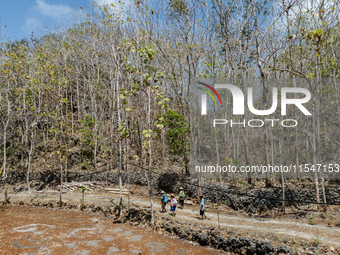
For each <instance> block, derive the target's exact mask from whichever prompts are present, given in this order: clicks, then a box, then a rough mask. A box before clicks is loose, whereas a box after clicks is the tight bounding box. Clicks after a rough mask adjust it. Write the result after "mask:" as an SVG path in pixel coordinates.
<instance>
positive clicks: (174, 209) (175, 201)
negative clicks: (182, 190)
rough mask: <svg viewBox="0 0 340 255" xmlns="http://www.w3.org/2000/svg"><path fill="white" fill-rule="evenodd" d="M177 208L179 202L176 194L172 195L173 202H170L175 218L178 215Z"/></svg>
mask: <svg viewBox="0 0 340 255" xmlns="http://www.w3.org/2000/svg"><path fill="white" fill-rule="evenodd" d="M176 206H177V200H176V198H175V195H174V194H171V200H170V211H171V212H172V215H173V216H175V215H176V213H175V211H176Z"/></svg>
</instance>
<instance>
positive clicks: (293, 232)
mask: <svg viewBox="0 0 340 255" xmlns="http://www.w3.org/2000/svg"><path fill="white" fill-rule="evenodd" d="M2 196H3V195H2ZM80 196H81V195H80V194H63V201H64V202H72V203H79V199H80ZM9 197H10V201H12V202H14V201H19V200H22V199H25V200H26V201H27V200H28V201H30V202H33V201H34V202H41V201H54V202H56V201H58V199H59V196H58V194H50V193H32V194H28V193H19V194H10V195H9ZM1 199H3V197H1V196H0V200H1ZM111 202H113V203H118V198H117V197H115V196H113V195H112V194H105V193H101V194H87V195H86V197H85V203H87V204H91V203H95V204H96V205H108V204H110V203H111ZM123 203H124V204H125V205H128V201H127V199H126V198H125V199H124V202H123ZM130 203H131V204H132V205H135V206H139V207H149V205H150V203H149V201H148V200H146V199H145V198H143V197H141V196H138V195H133V196H132V199H131V200H130ZM160 208H161V206H160V204H159V203H155V209H156V210H157V212H156V215H158V216H161V217H172V216H170V215H169V214H168V213H165V214H164V213H160V212H159V210H160ZM167 209H169V206H167ZM206 215H207V220H203V221H202V220H201V219H200V217H199V215H198V209H197V210H192V209H190V208H189V209H188V208H185V209H183V210H181V209H178V210H177V215H176V217H175V219H176V220H179V221H186V222H191V223H198V224H204V225H207V226H218V215H217V214H216V213H206ZM219 220H220V227H222V228H223V227H226V228H228V229H229V228H233V229H237V230H240V229H242V230H244V231H247V233H250V234H253V235H254V237H255V236H259V235H260V234H261V233H270V234H274V235H283V236H291V237H294V238H295V237H296V238H303V239H306V241H308V242H310V241H311V240H313V239H316V240H320V242H321V243H323V244H329V245H331V246H340V228H339V227H337V226H323V225H309V224H307V223H301V222H294V221H287V220H273V219H255V218H249V217H238V216H228V215H222V214H220V215H219Z"/></svg>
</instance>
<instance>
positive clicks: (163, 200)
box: [161, 190, 169, 212]
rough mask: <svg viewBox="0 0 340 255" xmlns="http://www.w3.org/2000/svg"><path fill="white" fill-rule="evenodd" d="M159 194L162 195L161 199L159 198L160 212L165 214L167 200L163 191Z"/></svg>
mask: <svg viewBox="0 0 340 255" xmlns="http://www.w3.org/2000/svg"><path fill="white" fill-rule="evenodd" d="M161 194H162V198H161V204H162V212H166V209H165V206H166V203H167V202H168V200H169V199H168V196H167V195H166V194H165V192H164V191H163V190H162V191H161Z"/></svg>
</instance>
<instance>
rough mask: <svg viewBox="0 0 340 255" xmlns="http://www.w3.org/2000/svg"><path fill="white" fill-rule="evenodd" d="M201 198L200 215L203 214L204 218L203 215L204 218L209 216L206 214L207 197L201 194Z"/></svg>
mask: <svg viewBox="0 0 340 255" xmlns="http://www.w3.org/2000/svg"><path fill="white" fill-rule="evenodd" d="M200 198H201V204H200V215H201V216H202V220H203V217H204V218H207V216H205V215H204V209H205V199H204V197H203V195H200Z"/></svg>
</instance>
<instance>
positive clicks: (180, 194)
mask: <svg viewBox="0 0 340 255" xmlns="http://www.w3.org/2000/svg"><path fill="white" fill-rule="evenodd" d="M184 199H185V194H184V190H183V188H182V187H180V188H179V195H178V202H179V204H180V206H181V209H183V208H184Z"/></svg>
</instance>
